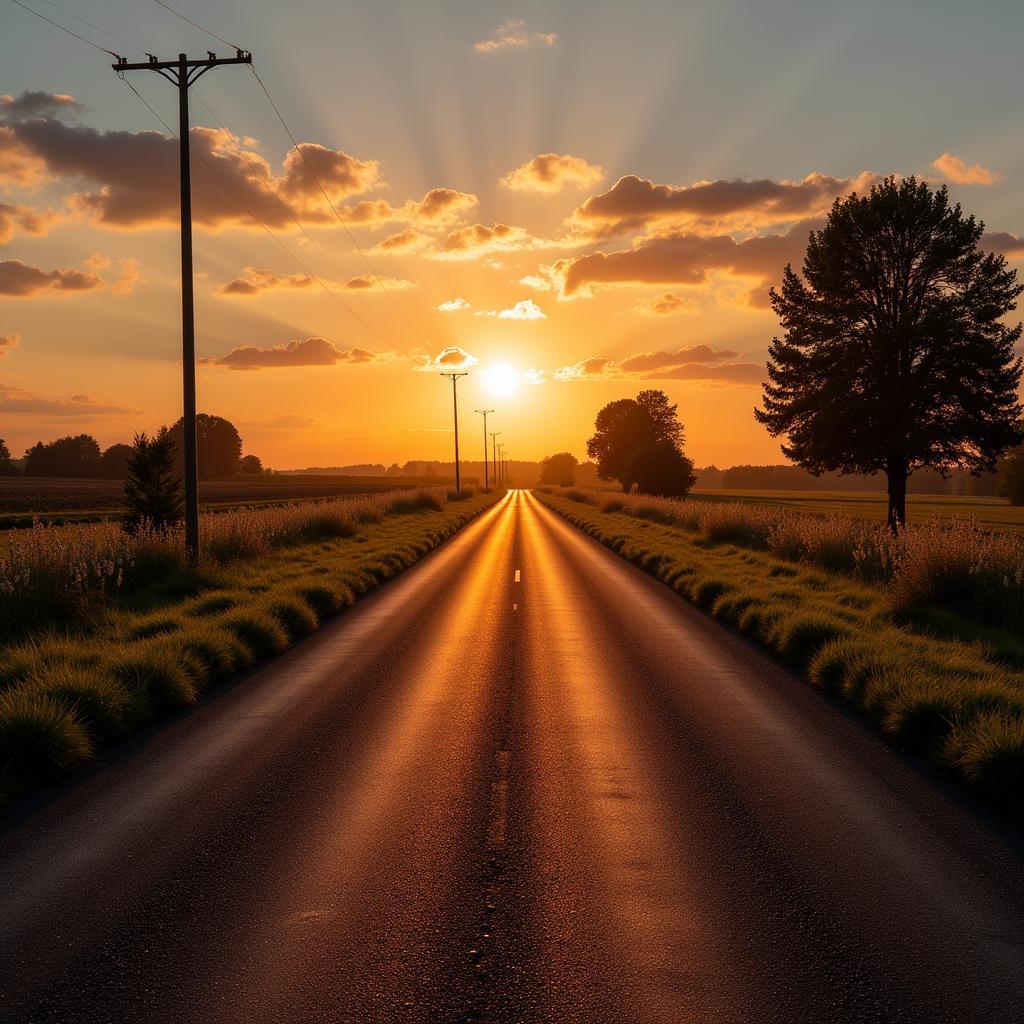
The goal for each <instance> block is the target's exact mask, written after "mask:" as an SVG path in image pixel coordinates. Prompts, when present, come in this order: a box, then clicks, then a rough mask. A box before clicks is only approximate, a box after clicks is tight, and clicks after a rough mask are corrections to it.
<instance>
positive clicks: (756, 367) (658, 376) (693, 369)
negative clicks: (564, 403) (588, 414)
mask: <svg viewBox="0 0 1024 1024" xmlns="http://www.w3.org/2000/svg"><path fill="white" fill-rule="evenodd" d="M737 357H738V353H737V352H731V351H728V350H726V349H713V348H710V347H709V346H708V345H694V346H692V347H690V348H681V349H678V350H677V351H675V352H641V353H639V354H638V355H635V356H627V357H626V358H625V359H621V360H614V359H610V358H608V357H607V356H590V357H589V358H587V359H581V360H580V361H579V362H577V363H572V364H571V365H569V366H562V367H559V369H557V370H555V372H554V374H553V375H552V376H553V377H554V379H555V380H559V381H583V380H692V381H712V382H718V383H722V384H740V385H742V384H760V383H761V382H762V381H763V380H764V378H765V374H766V371H765V367H764V364H763V363H738V362H735V360H736V358H737Z"/></svg>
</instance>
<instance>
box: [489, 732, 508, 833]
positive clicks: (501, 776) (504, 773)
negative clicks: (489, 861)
mask: <svg viewBox="0 0 1024 1024" xmlns="http://www.w3.org/2000/svg"><path fill="white" fill-rule="evenodd" d="M507 827H508V751H507V750H499V751H498V779H497V781H496V782H495V783H494V784H493V785H492V786H491V815H490V821H489V822H488V829H487V848H488V849H489V850H501V849H504V847H505V836H506V831H507Z"/></svg>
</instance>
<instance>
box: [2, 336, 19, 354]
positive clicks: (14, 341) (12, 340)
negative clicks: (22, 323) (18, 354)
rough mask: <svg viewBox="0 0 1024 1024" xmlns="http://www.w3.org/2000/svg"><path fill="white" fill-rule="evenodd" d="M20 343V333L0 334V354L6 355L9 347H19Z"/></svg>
mask: <svg viewBox="0 0 1024 1024" xmlns="http://www.w3.org/2000/svg"><path fill="white" fill-rule="evenodd" d="M20 344H21V335H20V334H0V356H3V355H5V354H6V352H7V350H8V349H12V348H17V347H18V346H19V345H20Z"/></svg>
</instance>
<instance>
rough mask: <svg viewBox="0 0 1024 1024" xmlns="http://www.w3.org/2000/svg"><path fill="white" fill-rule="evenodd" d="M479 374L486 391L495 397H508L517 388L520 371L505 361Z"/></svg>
mask: <svg viewBox="0 0 1024 1024" xmlns="http://www.w3.org/2000/svg"><path fill="white" fill-rule="evenodd" d="M480 376H481V377H483V378H484V387H485V388H486V389H487V393H488V394H489V395H494V396H495V398H508V397H509V396H510V395H513V394H515V393H516V391H518V390H519V380H520V373H519V371H518V370H517V369H515V368H514V367H512V366H509V365H508V364H507V363H500V364H499V365H498V366H491V367H489V368H488V369H486V370H483V371H481V374H480Z"/></svg>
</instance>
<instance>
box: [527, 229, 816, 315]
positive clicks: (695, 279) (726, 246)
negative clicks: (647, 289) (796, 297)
mask: <svg viewBox="0 0 1024 1024" xmlns="http://www.w3.org/2000/svg"><path fill="white" fill-rule="evenodd" d="M820 226H821V222H820V221H817V220H812V221H802V222H799V223H797V224H795V225H794V226H793V227H792V228H790V230H789V231H787V232H786V233H785V234H779V235H759V236H755V237H753V238H747V239H744V240H742V241H736V239H734V238H733V237H732V236H731V235H694V234H666V235H656V236H651V237H649V238H642V239H640V240H639V241H638V242H637V243H636V244H635V245H634V246H633V247H632V248H631V249H621V250H619V251H617V252H610V253H605V252H594V253H589V254H587V255H584V256H576V257H572V258H569V259H561V260H557V261H556V262H555V263H553V264H551V265H550V266H547V267H542V268H541V272H542V273H543V274H544V275H545V276H547V277H548V278H549V279H550V280H552V281H554V282H555V283H556V284H557V285H558V286H559V287H560V290H561V294H562V295H563V297H566V298H573V297H577V296H583V295H589V294H590V293H591V292H592V290H593V288H595V287H600V286H603V285H613V284H637V285H644V284H656V285H657V284H682V285H700V284H704V283H705V282H707V280H708V277H709V274H710V272H711V271H715V270H718V271H724V272H726V273H729V274H731V275H734V276H737V277H748V278H753V279H755V281H756V282H757V285H756V288H757V289H759V291H758V294H757V296H756V303H757V304H760V302H761V301H762V300H761V295H760V292H761V291H763V289H764V288H765V287H767V285H768V284H769V283H771V282H774V281H776V280H778V279H779V278H780V277H781V274H782V269H783V267H785V266H786V264H787V263H793V264H797V265H798V264H799V263H800V262H801V261H802V259H803V254H804V249H805V248H806V246H807V238H808V234H809V233H810V231H811V230H812V229H814V228H818V227H820Z"/></svg>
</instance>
